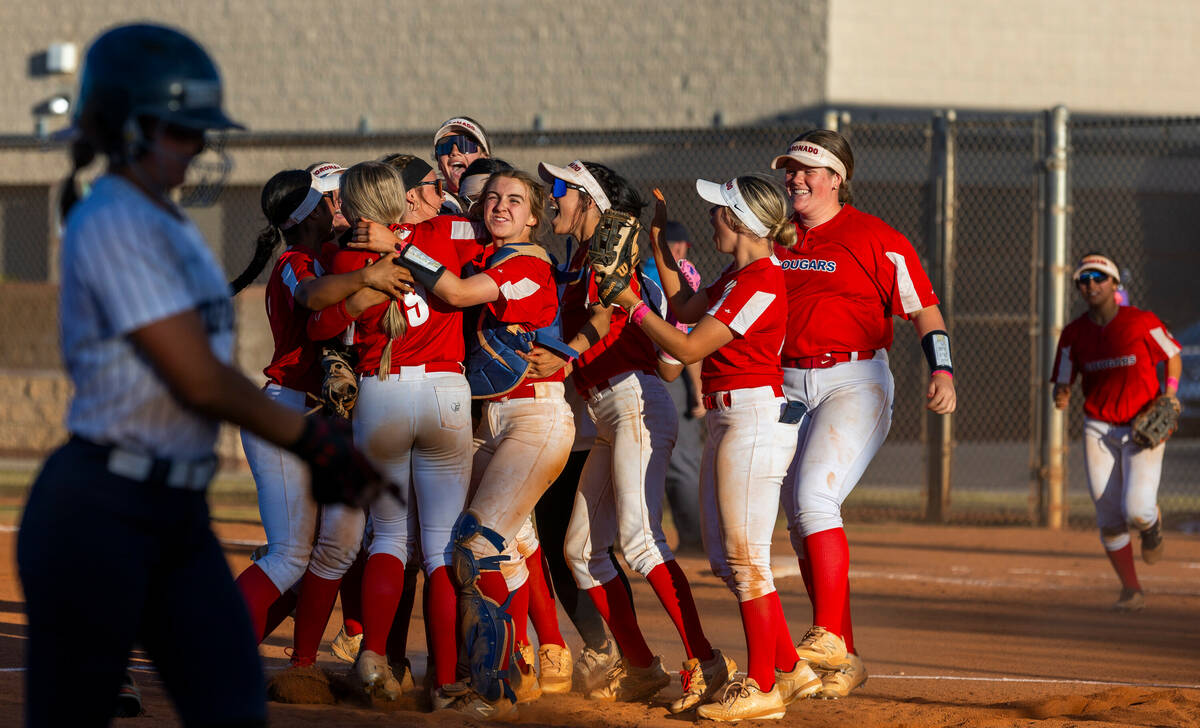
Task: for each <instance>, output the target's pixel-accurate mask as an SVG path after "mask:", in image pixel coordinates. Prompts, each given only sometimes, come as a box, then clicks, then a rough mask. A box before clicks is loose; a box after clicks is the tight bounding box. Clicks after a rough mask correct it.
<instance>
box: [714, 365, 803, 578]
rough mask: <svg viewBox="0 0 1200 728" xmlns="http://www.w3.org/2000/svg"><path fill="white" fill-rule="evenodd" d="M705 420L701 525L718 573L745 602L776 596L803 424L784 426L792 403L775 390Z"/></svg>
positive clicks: (735, 396) (735, 397) (737, 398)
mask: <svg viewBox="0 0 1200 728" xmlns="http://www.w3.org/2000/svg"><path fill="white" fill-rule="evenodd" d="M728 397H729V399H728V402H727V403H726V402H725V401H724V399H723V397H722V396H721V394H718V395H717V396H716V397H715V399H716V400H717V402H716V407H715V409H711V410H709V411H708V413H707V414H706V415H705V416H704V422H705V425H706V426H707V428H708V438H707V439H706V440H705V443H704V459H703V461H702V463H701V470H700V525H701V535H702V536H703V538H704V550H705V552H706V553H707V554H708V561H709V563H710V564H711V565H712V569H713V573H714V574H716V575H717V576H718V577H719V578H721V579H723V580H724V581H725V584H726V585H727V586H728V587H729V588H730V590H731V591H733V593H734V594H735V595H736V596H737V598H738V601H739V602H747V601H750V600H752V599H758V598H759V597H762V596H766V595H767V594H770V593H772V592H774V591H775V580H774V577H772V575H771V534H772V533H773V532H774V530H775V518H776V516H777V515H778V514H779V491H780V489H781V487H782V486H783V478H784V476H785V475H786V474H787V469H788V463H790V462H791V460H792V453H794V452H795V450H796V429H797V428H798V427H799V425H798V424H787V423H784V422H780V421H779V417H780V415H781V414H782V413H783V408H784V406H785V405H786V404H787V400H786V399H785V398H783V397H780V396H778V395H777V394H775V390H774V388H773V387H752V388H748V389H735V390H732V391H731V392H729V393H728Z"/></svg>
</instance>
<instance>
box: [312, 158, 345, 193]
mask: <svg viewBox="0 0 1200 728" xmlns="http://www.w3.org/2000/svg"><path fill="white" fill-rule="evenodd" d="M345 171H346V168H345V167H343V166H342V165H340V164H337V163H335V162H321V163H320V164H318V165H317V166H316V167H313V170H312V176H313V177H315V178H316V179H317V189H319V190H320V191H321V192H333V191H334V190H336V189H337V188H338V185H340V184H341V182H342V172H345Z"/></svg>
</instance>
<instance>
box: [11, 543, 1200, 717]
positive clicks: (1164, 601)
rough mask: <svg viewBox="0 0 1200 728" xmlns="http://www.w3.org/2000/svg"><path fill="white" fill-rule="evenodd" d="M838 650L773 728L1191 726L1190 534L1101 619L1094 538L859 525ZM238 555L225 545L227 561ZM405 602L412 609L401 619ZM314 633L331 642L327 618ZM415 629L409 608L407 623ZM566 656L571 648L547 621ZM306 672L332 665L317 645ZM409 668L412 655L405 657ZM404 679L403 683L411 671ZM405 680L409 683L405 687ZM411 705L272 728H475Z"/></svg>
mask: <svg viewBox="0 0 1200 728" xmlns="http://www.w3.org/2000/svg"><path fill="white" fill-rule="evenodd" d="M4 528H5V529H7V530H6V531H5V532H3V533H0V725H5V726H6V725H19V724H20V721H21V714H22V685H21V682H22V671H21V665H22V664H23V651H24V645H25V637H24V635H25V628H24V621H25V618H24V613H23V601H22V597H21V593H20V586H19V584H18V583H17V580H16V574H15V572H16V568H15V564H14V557H13V551H14V542H15V535H16V534H15V533H13V532H12V530H11V527H4ZM217 529H218V533H219V534H220V536H221V537H222V538H223V539H227V540H237V541H246V542H253V543H257V542H258V540H259V539H261V538H262V530H261V528H259V527H257V526H250V525H239V524H219V525H218V526H217ZM848 532H849V537H850V547H851V564H852V569H851V580H852V595H853V603H854V617H855V639H856V642H857V644H858V647H859V651H860V652H861V653H862V654H863V657H864V659H865V660H866V664H867V667H868V669H869V670H870V674H871V678H870V680H869V681H868V682H867V683H866V684H865V685H864V686H863V687H862V688H860V689H859V690H858V691H857V692H856V693H855V694H854V695H853V696H852V697H851V698H848V699H845V700H841V701H804V702H801V703H797V704H795V705H793V706H791V708H790V709H789V711H788V715H787V717H786V718H785V719H784V720H783V721H779V723H781V724H783V725H789V726H805V728H823V727H826V726H829V727H834V726H846V727H847V728H875V727H876V726H911V727H913V728H916V727H918V726H922V727H923V726H986V727H988V728H992V727H999V726H1037V727H1038V728H1043V727H1044V728H1065V727H1067V726H1087V727H1088V728H1103V727H1105V726H1127V725H1138V726H1169V727H1172V728H1175V727H1180V728H1182V727H1184V726H1200V538H1198V537H1196V536H1185V535H1181V534H1178V533H1171V534H1168V540H1167V552H1166V557H1165V558H1164V560H1163V561H1162V562H1160V563H1159V564H1157V565H1155V566H1153V567H1148V566H1145V565H1143V564H1140V563H1139V571H1140V575H1141V577H1142V583H1143V586H1144V587H1145V589H1146V601H1147V607H1146V609H1145V611H1143V612H1141V613H1139V614H1133V615H1121V614H1115V613H1113V612H1110V611H1108V607H1109V605H1110V604H1111V603H1112V601H1113V600H1114V599H1115V597H1116V594H1117V591H1118V588H1117V586H1116V579H1115V577H1114V576H1113V574H1112V572H1111V569H1110V567H1109V565H1108V561H1107V559H1105V557H1104V555H1103V553H1102V552H1101V549H1100V544H1099V540H1098V538H1097V537H1096V535H1095V534H1092V533H1083V532H1063V533H1056V532H1050V531H1042V530H1034V529H1020V528H963V527H929V526H913V525H888V524H873V525H859V526H851V527H849V529H848ZM781 536H783V537H782V538H780V539H778V540H777V542H776V548H775V554H776V564H777V575H778V579H777V581H778V586H779V591H780V594H781V596H782V597H783V603H784V608H785V610H786V612H787V615H788V618H789V622H790V624H791V625H792V633H793V636H794V637H795V638H797V639H798V638H799V637H800V635H801V634H803V632H804V629H805V628H806V627H807V625H808V623H809V619H810V618H811V611H810V607H809V605H808V600H807V597H806V596H805V594H804V586H803V584H802V583H801V580H800V578H799V576H798V573H797V570H796V568H795V562H794V561H793V559H792V558H791V557H790V549H789V547H788V544H787V540H786V536H785V535H783V534H781ZM250 550H251V547H250V546H246V545H236V544H230V545H229V546H228V549H227V553H228V556H229V561H230V565H231V568H232V569H234V570H235V571H240V570H241V569H242V568H243V567H244V566H245V565H246V564H247V563H248V562H247V555H248V553H249V551H250ZM680 561H681V563H682V564H683V566H684V568H685V570H686V571H687V573H688V574H689V576H690V577H691V578H692V586H693V589H694V591H695V594H696V600H697V602H698V604H699V606H700V610H701V614H702V615H703V617H704V620H705V629H706V630H707V632H708V634H709V636H710V638H711V639H712V642H713V644H714V645H715V646H718V647H721V648H723V649H725V650H726V651H727V653H728V654H729V655H731V656H732V657H733V658H734V659H735V660H737V661H738V662H739V663H744V661H745V654H746V650H745V642H744V638H743V635H742V630H741V625H740V622H739V621H738V617H737V609H736V607H735V602H734V599H733V597H732V596H731V595H730V594H729V592H728V591H727V590H726V589H725V587H724V586H723V585H721V584H719V583H718V582H717V580H716V579H715V578H713V576H712V575H711V574H709V573H708V572H707V569H706V566H707V565H706V563H705V562H704V561H703V559H701V558H696V557H681V559H680ZM635 593H636V597H637V609H638V614H639V615H640V617H641V620H642V624H643V627H644V630H645V632H646V635H647V638H648V639H649V642H650V645H651V647H652V648H653V649H655V650H656V651H658V652H660V653H661V654H663V656H664V660H665V662H666V663H667V664H668V665H669V666H670V665H674V664H677V663H679V662H680V661H681V660H682V658H683V655H682V650H681V648H680V645H679V642H678V640H677V638H676V636H675V633H674V629H673V628H672V627H671V625H670V623H669V622H668V621H667V619H666V616H665V614H664V613H663V611H662V609H661V608H660V607H659V605H658V603H657V600H656V599H655V598H654V595H653V593H652V592H651V591H650V589H649V587H648V586H647V585H646V584H644V583H636V582H635ZM419 601H420V600H418V610H419V608H420V607H419ZM334 616H335V620H334V622H333V623H332V625H331V627H330V628H329V630H328V631H327V633H326V639H329V638H331V637H332V636H333V635H334V634H336V631H337V618H338V614H337V613H336V612H335V615H334ZM420 619H421V617H420V615H419V612H418V615H416V616H414V622H419V620H420ZM562 622H563V625H564V627H565V628H566V630H565V633H566V634H568V635H569V636H568V641H569V642H571V646H572V648H573V649H574V648H577V647H578V645H579V642H578V638H577V637H576V636H575V635H574V633H573V632H571V631H570V630H569V627H567V621H566V619H565V618H563V619H562ZM410 635H411V639H410V643H409V648H410V655H413V656H420V655H423V654H424V648H423V645H421V644H420V641H421V640H422V639H423V628H422V625H421V624H419V623H414V625H413V626H412V629H411V631H410ZM290 638H291V622H290V620H289V621H288V622H285V624H284V626H283V627H281V628H280V629H279V630H278V631H277V632H276V633H275V634H274V635H273V636H272V637H271V638H270V639H269V640H268V642H267V644H265V645H264V646H263V649H262V654H263V657H264V662H265V664H266V666H267V668H268V670H270V669H277V668H278V667H279V666H281V665H283V664H285V658H284V653H283V650H284V647H285V646H287V645H289V644H290ZM322 660H323V662H322V664H323V665H324V666H326V667H328V668H330V669H331V670H335V671H341V670H344V669H345V667H346V666H345V665H343V663H339V662H336V661H335V660H333V658H332V657H330V656H329V655H328V652H327V647H325V648H323V656H322ZM417 665H418V668H417V669H418V672H420V669H421V668H420V666H421V665H422V662H421V661H420V660H419V659H418V660H417ZM418 678H419V675H418ZM138 680H139V683H140V685H141V686H142V690H143V694H144V695H145V698H146V711H147V715H146V716H145V717H142V718H137V719H127V720H120V721H116V722H115V723H114V725H118V726H130V727H139V728H140V727H144V728H151V727H158V726H176V725H179V722H178V720H177V719H176V717H175V716H174V714H173V711H172V709H171V707H170V704H169V702H168V701H167V699H166V697H165V695H164V693H163V691H162V688H161V685H160V684H159V683H158V681H157V679H156V677H155V674H154V673H153V671H152V670H150V669H148V668H147V669H146V670H145V671H141V672H139V673H138ZM418 684H419V683H418ZM678 691H679V687H678V683H676V684H674V685H673V686H672V687H670V688H668V689H667V690H664V691H663V693H662V694H660V695H659V697H658V698H656V699H655V700H654V701H653V702H652V703H651V704H650V705H648V706H647V705H630V704H623V705H616V706H613V705H611V704H600V703H594V702H589V701H588V700H585V699H584V698H582V697H579V696H575V695H572V696H552V697H546V698H543V699H542V700H540V701H538V702H535V703H532V704H530V705H528V706H522V713H521V724H523V725H554V726H588V727H592V726H596V727H599V726H661V727H662V728H672V727H673V726H678V725H679V721H680V720H681V719H683V720H687V721H691V720H694V718H693V717H691V716H678V717H677V716H671V715H669V714H668V713H667V711H666V705H667V703H668V702H669V701H670V700H671V699H672V698H673V696H675V695H677V694H678ZM415 705H416V698H415V696H413V695H407V696H405V697H404V698H403V699H402V700H401V701H400V702H399V703H398V704H397V705H393V706H388V707H387V708H370V707H366V706H363V705H359V704H339V705H332V706H296V705H282V704H272V705H271V708H270V715H271V723H272V725H277V726H294V725H295V726H305V725H312V726H322V727H323V728H325V727H327V726H331V725H338V726H368V725H379V724H383V723H395V722H396V721H397V719H400V720H401V721H402V722H404V723H407V724H411V725H420V726H435V725H436V726H456V725H477V723H474V722H468V721H463V720H462V719H460V718H459V717H458V716H455V715H453V714H445V713H439V714H426V713H421V712H418V711H417V710H416V709H415Z"/></svg>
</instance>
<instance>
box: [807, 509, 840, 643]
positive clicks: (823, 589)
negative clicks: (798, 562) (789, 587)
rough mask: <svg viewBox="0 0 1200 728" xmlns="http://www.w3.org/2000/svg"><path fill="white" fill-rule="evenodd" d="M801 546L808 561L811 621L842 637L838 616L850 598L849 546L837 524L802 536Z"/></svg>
mask: <svg viewBox="0 0 1200 728" xmlns="http://www.w3.org/2000/svg"><path fill="white" fill-rule="evenodd" d="M804 547H805V549H806V551H807V552H808V557H809V559H810V560H811V561H812V573H813V624H816V625H818V626H821V627H824V628H825V629H827V630H829V631H830V632H833V633H834V634H836V635H837V636H839V637H843V638H844V636H845V635H844V634H843V629H842V618H843V617H844V616H845V614H846V609H847V607H846V604H847V603H848V602H849V599H850V546H849V544H847V543H846V532H845V531H844V530H843V529H841V528H831V529H829V530H828V531H821V532H820V533H814V534H813V535H811V536H806V537H805V539H804Z"/></svg>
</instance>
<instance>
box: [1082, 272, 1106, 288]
mask: <svg viewBox="0 0 1200 728" xmlns="http://www.w3.org/2000/svg"><path fill="white" fill-rule="evenodd" d="M1107 280H1108V274H1107V273H1101V272H1100V271H1098V270H1085V271H1084V272H1082V273H1080V274H1079V277H1078V278H1076V279H1075V283H1076V284H1077V285H1080V286H1082V285H1084V284H1086V283H1088V282H1089V281H1090V282H1092V283H1103V282H1104V281H1107Z"/></svg>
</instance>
